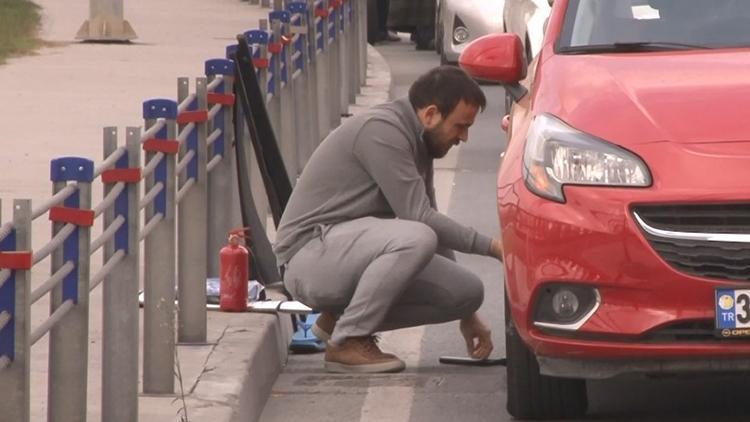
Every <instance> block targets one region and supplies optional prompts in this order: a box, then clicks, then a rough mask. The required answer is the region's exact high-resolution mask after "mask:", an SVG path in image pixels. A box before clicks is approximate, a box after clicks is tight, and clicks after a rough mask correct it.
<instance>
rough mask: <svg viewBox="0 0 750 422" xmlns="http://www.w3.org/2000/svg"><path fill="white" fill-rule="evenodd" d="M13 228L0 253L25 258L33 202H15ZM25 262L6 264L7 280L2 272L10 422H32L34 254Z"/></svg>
mask: <svg viewBox="0 0 750 422" xmlns="http://www.w3.org/2000/svg"><path fill="white" fill-rule="evenodd" d="M13 227H14V228H13V229H12V230H11V231H10V232H9V233H8V234H7V235H6V236H5V237H4V238H2V239H0V251H2V253H9V254H10V255H11V256H13V255H15V257H16V258H21V256H20V254H19V252H18V251H31V201H29V200H15V201H13ZM8 258H10V256H8ZM25 259H28V262H27V263H25V264H27V265H23V266H18V265H12V264H11V263H9V262H8V263H4V265H3V267H4V268H2V269H3V270H10V272H9V274H8V275H7V278H6V279H5V280H3V277H6V276H4V275H2V273H0V320H4V321H5V322H3V323H0V397H1V398H2V399H0V415H2V416H3V421H6V420H7V421H8V422H29V420H30V403H31V400H30V381H29V376H30V367H31V365H30V360H31V356H30V352H31V346H30V344H29V337H30V332H31V325H30V320H31V315H30V313H31V299H30V298H31V271H30V270H29V269H30V268H31V253H30V252H26V258H25ZM14 267H15V268H14ZM22 267H28V268H22Z"/></svg>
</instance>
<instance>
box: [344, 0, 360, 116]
mask: <svg viewBox="0 0 750 422" xmlns="http://www.w3.org/2000/svg"><path fill="white" fill-rule="evenodd" d="M356 4H357V2H356V1H352V0H346V1H344V10H345V15H346V22H347V26H346V42H347V44H346V62H345V63H346V72H347V74H348V75H349V104H354V103H356V102H357V92H358V86H359V69H358V66H357V64H358V63H359V52H358V50H357V47H358V45H359V42H358V40H359V39H358V38H357V20H356V16H355V14H354V8H355V7H356V6H355V5H356ZM347 111H348V110H347Z"/></svg>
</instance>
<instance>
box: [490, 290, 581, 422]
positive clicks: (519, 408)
mask: <svg viewBox="0 0 750 422" xmlns="http://www.w3.org/2000/svg"><path fill="white" fill-rule="evenodd" d="M505 353H506V357H507V359H508V370H507V383H508V384H507V392H508V406H507V409H508V413H510V414H511V415H512V416H513V417H515V418H517V419H572V418H580V417H582V416H583V415H585V414H586V408H587V407H588V398H587V396H586V381H585V380H581V379H567V378H554V377H548V376H545V375H541V374H540V373H539V364H538V363H537V360H536V356H534V354H533V353H531V351H530V350H529V348H528V347H527V346H526V344H525V343H524V342H523V340H522V339H521V337H520V336H519V334H518V331H516V327H515V324H513V318H512V317H511V315H510V306H509V305H508V295H507V292H506V295H505Z"/></svg>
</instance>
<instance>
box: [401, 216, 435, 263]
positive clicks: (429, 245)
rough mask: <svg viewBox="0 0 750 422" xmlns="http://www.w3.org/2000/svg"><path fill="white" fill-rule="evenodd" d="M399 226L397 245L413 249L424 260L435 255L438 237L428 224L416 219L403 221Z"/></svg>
mask: <svg viewBox="0 0 750 422" xmlns="http://www.w3.org/2000/svg"><path fill="white" fill-rule="evenodd" d="M400 226H401V227H400V230H399V233H398V236H399V239H398V243H399V246H401V247H408V248H410V249H413V250H415V251H416V252H417V253H419V254H420V256H423V257H424V258H425V259H426V260H428V259H431V258H432V256H433V255H435V252H436V251H437V246H438V238H437V234H435V231H434V230H432V228H430V226H428V225H426V224H424V223H420V222H417V221H403V222H401V224H400Z"/></svg>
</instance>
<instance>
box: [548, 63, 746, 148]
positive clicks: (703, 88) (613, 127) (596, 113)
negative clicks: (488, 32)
mask: <svg viewBox="0 0 750 422" xmlns="http://www.w3.org/2000/svg"><path fill="white" fill-rule="evenodd" d="M541 66H542V67H541V68H540V69H538V75H537V76H539V77H540V78H541V79H540V80H539V81H538V83H537V90H536V92H535V97H534V102H535V104H534V111H535V113H540V112H549V113H552V114H554V115H556V116H558V117H559V118H561V119H562V120H564V121H565V122H567V123H568V124H569V125H571V126H573V127H575V128H577V129H579V130H582V131H584V132H587V133H590V134H592V135H595V136H598V137H600V138H603V139H606V140H609V141H611V142H615V143H617V144H620V145H635V144H641V143H649V142H660V141H669V142H675V143H682V144H689V143H713V142H730V141H747V140H750V119H749V118H748V114H750V78H748V69H750V54H748V50H746V49H743V50H721V51H719V50H707V51H689V52H686V51H682V52H669V53H661V52H660V53H635V54H634V53H628V54H597V55H554V56H552V57H551V58H550V59H549V60H546V61H545V62H543V63H542V64H541Z"/></svg>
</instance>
